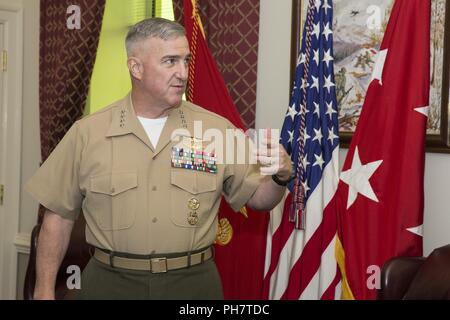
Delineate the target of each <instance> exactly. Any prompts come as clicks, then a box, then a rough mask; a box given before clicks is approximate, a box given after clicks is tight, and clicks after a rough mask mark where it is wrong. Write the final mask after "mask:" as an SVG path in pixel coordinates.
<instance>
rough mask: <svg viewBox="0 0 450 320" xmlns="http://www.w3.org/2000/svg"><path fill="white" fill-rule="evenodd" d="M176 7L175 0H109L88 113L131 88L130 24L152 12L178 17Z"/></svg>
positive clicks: (94, 71) (91, 86) (95, 65)
mask: <svg viewBox="0 0 450 320" xmlns="http://www.w3.org/2000/svg"><path fill="white" fill-rule="evenodd" d="M172 8H173V7H172V0H128V1H123V0H106V6H105V13H104V16H103V22H102V29H101V32H100V40H99V45H98V50H97V58H96V60H95V64H94V70H93V73H92V78H91V85H90V88H89V96H88V99H87V103H86V110H85V114H89V113H93V112H95V111H97V110H99V109H101V108H103V107H105V106H107V105H108V104H110V103H112V102H114V101H116V100H119V99H120V98H123V97H124V96H125V95H126V94H127V93H128V92H129V91H130V90H131V82H130V75H129V73H128V68H127V54H126V51H125V37H126V35H127V32H128V28H129V27H130V26H132V25H134V24H135V23H137V22H139V21H141V20H143V19H145V18H149V17H152V16H158V17H163V18H166V19H171V20H174V15H173V9H172Z"/></svg>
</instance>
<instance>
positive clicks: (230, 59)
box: [173, 0, 260, 128]
mask: <svg viewBox="0 0 450 320" xmlns="http://www.w3.org/2000/svg"><path fill="white" fill-rule="evenodd" d="M259 2H260V1H259V0H227V1H214V0H200V1H197V4H198V6H199V10H200V16H201V18H202V22H203V25H204V29H205V34H206V39H207V42H208V46H209V49H210V50H211V53H212V55H213V56H214V59H215V60H216V63H217V66H218V68H219V70H220V72H221V74H222V76H223V78H224V80H225V83H226V84H227V87H228V90H229V92H230V95H231V97H232V98H233V101H234V103H235V105H236V107H237V109H238V111H239V113H240V115H241V117H242V119H243V121H244V124H245V126H246V127H247V128H254V127H255V112H256V74H257V62H258V35H259ZM173 5H174V13H175V19H176V20H177V21H178V22H180V23H181V24H182V23H183V0H173Z"/></svg>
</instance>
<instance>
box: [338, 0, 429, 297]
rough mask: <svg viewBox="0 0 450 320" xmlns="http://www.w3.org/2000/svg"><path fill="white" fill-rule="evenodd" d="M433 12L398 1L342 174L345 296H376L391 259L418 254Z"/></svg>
mask: <svg viewBox="0 0 450 320" xmlns="http://www.w3.org/2000/svg"><path fill="white" fill-rule="evenodd" d="M430 8H431V4H430V0H396V2H395V4H394V7H393V9H392V13H391V16H390V19H389V23H388V25H387V29H386V33H385V35H384V39H383V42H382V44H381V48H380V52H379V53H378V58H377V62H376V64H375V67H374V72H373V75H372V82H371V83H370V85H369V88H368V91H367V95H366V98H365V102H364V105H363V108H362V113H361V117H360V119H359V122H358V126H357V129H356V132H355V134H354V136H353V139H352V142H351V145H350V148H349V151H348V154H347V158H346V160H345V163H344V167H343V170H342V173H341V176H340V182H339V186H338V191H337V192H338V196H339V199H338V206H339V218H338V224H339V226H338V237H339V239H338V241H337V260H338V263H339V266H340V270H341V273H342V276H343V289H344V291H343V293H344V298H348V299H374V298H376V289H377V287H379V270H380V268H381V267H382V266H383V264H384V263H385V262H386V261H387V260H388V259H390V258H392V257H394V256H398V255H402V256H421V255H422V232H421V230H422V222H423V206H424V196H423V178H424V159H425V151H424V145H425V141H424V139H425V131H426V124H427V114H428V92H429V86H430Z"/></svg>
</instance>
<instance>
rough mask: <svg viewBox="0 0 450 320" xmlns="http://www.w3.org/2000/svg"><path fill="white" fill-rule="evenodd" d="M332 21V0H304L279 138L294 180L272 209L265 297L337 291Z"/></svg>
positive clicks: (329, 294) (336, 142)
mask: <svg viewBox="0 0 450 320" xmlns="http://www.w3.org/2000/svg"><path fill="white" fill-rule="evenodd" d="M332 22H333V3H332V0H315V1H314V0H310V1H309V6H308V11H307V16H306V21H305V27H304V29H303V37H302V45H301V50H300V53H299V57H298V62H297V68H296V75H295V82H294V87H293V92H292V95H291V101H290V106H289V108H288V111H287V113H286V118H285V119H284V124H283V128H282V131H281V138H280V140H281V143H282V145H283V146H284V148H285V149H286V151H287V152H288V153H289V154H290V156H291V160H292V163H293V167H294V169H295V170H296V180H295V181H292V182H291V183H290V184H289V188H288V189H289V190H288V191H289V192H288V193H287V194H286V196H285V199H284V202H282V203H281V207H280V206H279V207H277V208H276V209H274V210H273V211H272V212H271V217H270V226H269V231H268V239H267V249H266V264H265V273H264V274H265V276H264V295H265V297H266V298H269V299H334V298H335V294H336V292H338V291H339V288H338V287H339V285H338V284H339V280H340V274H339V271H338V268H337V263H336V259H335V254H334V253H335V242H336V231H337V225H336V224H337V218H336V209H335V205H334V204H331V203H332V202H333V201H332V199H333V197H334V194H335V192H336V189H337V186H338V182H339V169H338V166H339V159H338V155H339V138H338V118H337V102H336V92H335V83H334V71H333V47H332V45H333V31H332ZM296 199H297V200H296ZM302 203H303V204H302ZM292 206H294V209H295V208H297V209H298V208H300V210H299V211H298V212H294V211H292ZM295 206H296V207H295ZM302 206H304V208H305V210H304V212H305V214H304V216H302V214H301V211H302V210H301V208H302Z"/></svg>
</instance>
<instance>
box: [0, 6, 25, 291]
mask: <svg viewBox="0 0 450 320" xmlns="http://www.w3.org/2000/svg"><path fill="white" fill-rule="evenodd" d="M0 11H1V13H2V14H3V13H6V14H3V16H4V18H3V17H1V16H0V20H1V21H2V22H3V23H4V25H5V48H6V49H7V50H8V69H7V72H6V74H5V75H6V77H5V82H4V88H5V95H4V97H2V99H3V103H4V104H5V106H6V108H4V110H3V114H2V115H1V116H0V117H1V119H2V121H3V125H2V126H0V138H1V139H3V145H4V148H5V151H6V150H7V152H4V154H3V155H0V156H3V159H2V163H1V167H0V170H1V171H2V177H3V181H2V183H3V184H4V185H5V196H4V202H3V206H1V207H0V299H16V294H17V260H18V251H17V249H16V246H15V245H14V240H15V238H16V235H17V234H18V232H19V217H20V188H21V165H22V162H21V146H22V97H23V4H22V2H21V1H18V2H14V3H10V2H9V3H4V2H0ZM5 120H6V121H5ZM2 127H3V128H2ZM0 152H1V151H0ZM2 153H3V152H2Z"/></svg>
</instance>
